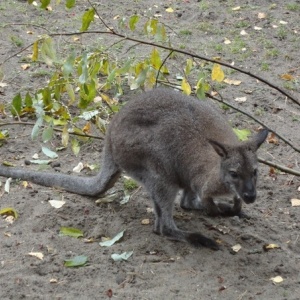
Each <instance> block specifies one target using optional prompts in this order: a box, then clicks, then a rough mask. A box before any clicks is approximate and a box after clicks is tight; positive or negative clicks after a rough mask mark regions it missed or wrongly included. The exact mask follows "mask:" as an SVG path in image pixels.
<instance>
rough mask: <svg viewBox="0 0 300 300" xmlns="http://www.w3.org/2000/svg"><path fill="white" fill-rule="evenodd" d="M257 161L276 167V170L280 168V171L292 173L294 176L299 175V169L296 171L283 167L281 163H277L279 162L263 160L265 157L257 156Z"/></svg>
mask: <svg viewBox="0 0 300 300" xmlns="http://www.w3.org/2000/svg"><path fill="white" fill-rule="evenodd" d="M258 161H259V162H260V163H263V164H265V165H268V166H270V167H274V168H275V169H278V170H280V171H282V172H285V173H289V174H292V175H295V176H300V171H297V170H294V169H291V168H288V167H285V166H283V165H279V164H276V163H273V162H271V161H269V160H265V159H263V158H261V157H258Z"/></svg>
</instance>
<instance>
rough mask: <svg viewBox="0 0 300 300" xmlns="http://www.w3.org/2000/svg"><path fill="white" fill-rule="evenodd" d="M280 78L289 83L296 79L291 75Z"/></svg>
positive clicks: (283, 75)
mask: <svg viewBox="0 0 300 300" xmlns="http://www.w3.org/2000/svg"><path fill="white" fill-rule="evenodd" d="M280 78H281V79H283V80H287V81H290V80H294V79H295V78H294V77H293V76H292V75H291V74H282V75H280Z"/></svg>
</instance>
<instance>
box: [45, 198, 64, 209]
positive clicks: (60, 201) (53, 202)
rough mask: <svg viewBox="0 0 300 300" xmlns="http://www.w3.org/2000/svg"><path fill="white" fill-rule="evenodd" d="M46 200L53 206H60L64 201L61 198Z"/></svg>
mask: <svg viewBox="0 0 300 300" xmlns="http://www.w3.org/2000/svg"><path fill="white" fill-rule="evenodd" d="M48 202H49V204H50V205H51V206H52V207H54V208H61V207H62V206H63V205H65V203H66V201H62V200H49V201H48Z"/></svg>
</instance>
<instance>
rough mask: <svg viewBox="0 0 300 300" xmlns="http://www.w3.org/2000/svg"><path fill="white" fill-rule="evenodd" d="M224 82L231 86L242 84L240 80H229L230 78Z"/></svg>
mask: <svg viewBox="0 0 300 300" xmlns="http://www.w3.org/2000/svg"><path fill="white" fill-rule="evenodd" d="M224 82H225V83H228V84H230V85H240V84H241V83H242V82H241V81H240V80H235V79H229V78H225V79H224Z"/></svg>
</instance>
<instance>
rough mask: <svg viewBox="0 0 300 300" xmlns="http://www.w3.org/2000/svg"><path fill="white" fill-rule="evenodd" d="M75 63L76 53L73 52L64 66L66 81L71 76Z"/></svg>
mask: <svg viewBox="0 0 300 300" xmlns="http://www.w3.org/2000/svg"><path fill="white" fill-rule="evenodd" d="M74 62H75V52H74V51H73V52H72V53H71V55H70V56H69V57H68V58H67V59H66V62H65V63H64V64H63V66H62V72H63V74H64V77H65V78H66V79H68V78H69V75H70V74H72V72H73V70H74Z"/></svg>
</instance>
